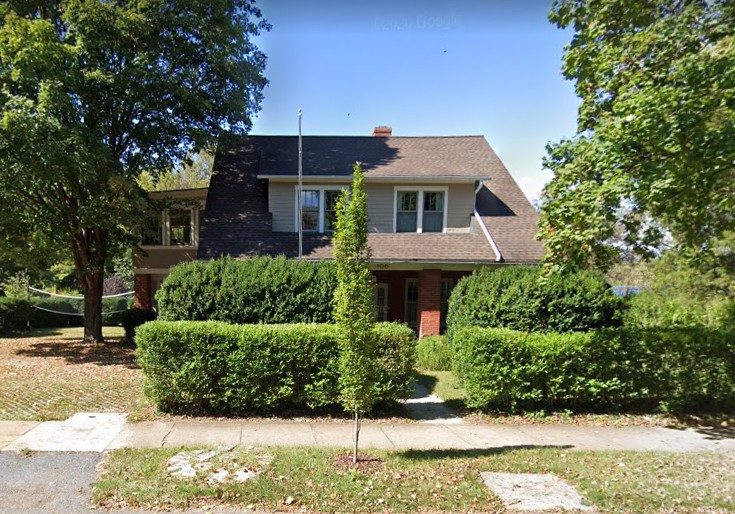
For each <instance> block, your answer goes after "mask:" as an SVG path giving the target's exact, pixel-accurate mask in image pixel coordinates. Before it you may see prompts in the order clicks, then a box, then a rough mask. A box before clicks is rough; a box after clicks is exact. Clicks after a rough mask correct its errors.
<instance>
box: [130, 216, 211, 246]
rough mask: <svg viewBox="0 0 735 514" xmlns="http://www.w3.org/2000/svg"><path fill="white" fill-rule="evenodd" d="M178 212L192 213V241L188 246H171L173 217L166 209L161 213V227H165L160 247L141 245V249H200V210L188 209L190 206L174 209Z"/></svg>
mask: <svg viewBox="0 0 735 514" xmlns="http://www.w3.org/2000/svg"><path fill="white" fill-rule="evenodd" d="M173 208H174V209H176V210H182V211H183V210H188V211H189V213H190V217H189V219H190V223H191V241H190V243H189V244H188V245H172V244H171V217H170V216H169V209H164V210H163V212H161V225H162V227H163V233H162V234H161V236H162V241H161V244H160V245H152V244H147V245H140V247H141V248H143V249H145V248H165V249H172V248H184V249H192V248H198V247H199V208H198V207H188V206H181V207H173Z"/></svg>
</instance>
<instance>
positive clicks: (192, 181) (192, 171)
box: [138, 150, 214, 191]
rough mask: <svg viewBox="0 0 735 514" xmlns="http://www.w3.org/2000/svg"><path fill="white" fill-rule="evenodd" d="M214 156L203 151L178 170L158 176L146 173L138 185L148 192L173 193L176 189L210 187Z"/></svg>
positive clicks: (178, 167)
mask: <svg viewBox="0 0 735 514" xmlns="http://www.w3.org/2000/svg"><path fill="white" fill-rule="evenodd" d="M213 164H214V155H212V154H211V153H209V152H207V151H206V150H202V151H201V152H199V153H197V154H195V155H193V156H192V157H191V158H189V159H187V160H186V161H185V162H182V163H181V164H180V165H179V166H177V167H176V169H174V170H171V171H167V172H166V173H162V174H160V175H158V176H155V175H151V174H150V173H149V172H147V171H144V172H143V173H141V174H140V176H139V177H138V184H139V185H140V187H142V188H143V189H145V190H146V191H172V190H175V189H196V188H200V187H208V186H209V179H210V178H211V177H212V166H213Z"/></svg>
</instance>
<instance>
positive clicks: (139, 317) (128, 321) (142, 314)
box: [120, 307, 157, 343]
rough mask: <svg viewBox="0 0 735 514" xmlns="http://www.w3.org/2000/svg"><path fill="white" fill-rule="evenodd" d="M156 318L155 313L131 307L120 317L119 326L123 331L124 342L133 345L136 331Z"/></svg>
mask: <svg viewBox="0 0 735 514" xmlns="http://www.w3.org/2000/svg"><path fill="white" fill-rule="evenodd" d="M156 317H157V315H156V311H154V310H150V309H138V308H135V307H133V308H132V309H128V310H126V311H124V312H123V313H122V315H121V316H120V324H121V325H122V326H123V328H124V329H125V341H126V342H127V343H133V342H134V341H135V331H136V329H137V328H138V327H139V326H141V325H142V324H143V323H146V322H148V321H153V320H155V319H156Z"/></svg>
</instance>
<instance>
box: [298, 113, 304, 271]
mask: <svg viewBox="0 0 735 514" xmlns="http://www.w3.org/2000/svg"><path fill="white" fill-rule="evenodd" d="M301 163H302V154H301V109H299V262H301V257H302V256H303V253H304V246H303V227H302V222H303V220H302V203H303V198H302V192H301V190H302V187H301V171H302V164H301Z"/></svg>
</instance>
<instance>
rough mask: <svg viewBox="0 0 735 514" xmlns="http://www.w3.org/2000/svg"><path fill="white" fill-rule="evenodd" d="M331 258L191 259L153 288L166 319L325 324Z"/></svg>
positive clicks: (160, 313) (330, 290) (331, 281)
mask: <svg viewBox="0 0 735 514" xmlns="http://www.w3.org/2000/svg"><path fill="white" fill-rule="evenodd" d="M335 277H336V276H335V272H334V263H333V262H330V261H322V262H308V261H302V262H298V261H296V260H293V259H286V258H285V257H282V256H281V257H276V258H271V257H258V258H255V259H246V260H234V259H232V258H229V257H225V258H223V259H218V260H212V261H209V262H202V261H193V262H189V263H184V264H180V265H178V266H176V267H174V268H173V269H172V270H171V273H170V274H169V276H168V277H167V278H166V280H164V281H163V284H162V285H161V287H160V289H159V290H158V292H157V293H156V301H157V304H158V316H159V319H161V320H167V321H184V320H188V321H208V320H214V321H224V322H227V323H238V324H249V323H267V324H278V323H326V322H331V321H332V296H333V294H334V289H335V287H336V285H337V282H336V278H335Z"/></svg>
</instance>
